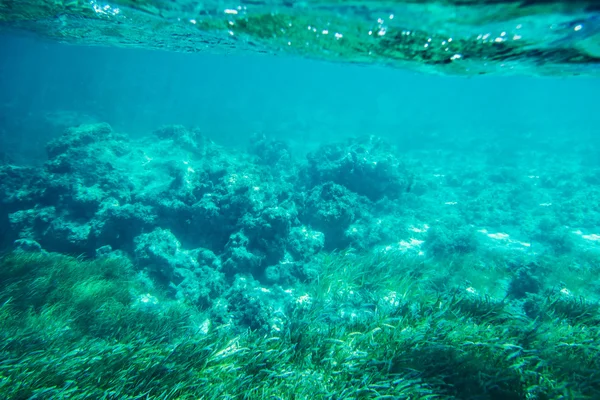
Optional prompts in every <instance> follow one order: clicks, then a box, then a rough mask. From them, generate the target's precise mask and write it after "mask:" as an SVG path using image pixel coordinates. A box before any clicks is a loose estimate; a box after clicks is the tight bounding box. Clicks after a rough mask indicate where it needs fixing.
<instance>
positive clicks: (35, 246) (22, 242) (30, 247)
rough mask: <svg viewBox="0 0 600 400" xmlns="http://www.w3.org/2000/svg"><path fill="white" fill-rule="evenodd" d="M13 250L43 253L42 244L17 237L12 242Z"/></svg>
mask: <svg viewBox="0 0 600 400" xmlns="http://www.w3.org/2000/svg"><path fill="white" fill-rule="evenodd" d="M14 251H15V252H17V253H18V252H22V253H43V252H45V250H44V249H42V246H41V245H40V244H39V243H38V242H36V241H35V240H30V239H17V240H15V242H14Z"/></svg>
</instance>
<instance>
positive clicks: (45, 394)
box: [0, 253, 600, 399]
mask: <svg viewBox="0 0 600 400" xmlns="http://www.w3.org/2000/svg"><path fill="white" fill-rule="evenodd" d="M513 262H514V264H512V265H510V264H508V263H507V262H506V261H505V260H502V259H497V260H495V261H494V263H493V264H492V265H488V266H486V267H482V266H481V265H480V260H479V259H478V258H477V257H476V256H465V257H456V258H453V259H451V260H444V261H423V260H419V259H416V258H414V257H407V256H404V255H401V256H357V255H354V254H352V253H340V254H333V255H328V256H324V257H322V258H321V259H319V260H318V261H315V263H314V268H315V275H314V280H312V281H310V282H305V283H304V284H303V288H304V290H305V296H306V297H305V301H304V302H301V303H298V306H297V307H295V308H294V309H293V310H289V312H288V313H287V314H286V316H285V318H286V319H287V320H288V321H287V322H288V323H287V324H286V327H285V328H283V329H281V330H280V331H276V332H270V333H265V332H261V331H260V330H251V329H234V328H232V327H230V326H227V325H215V326H211V325H209V324H207V322H206V321H207V316H206V315H205V314H204V313H203V312H202V311H201V310H199V309H198V308H196V307H193V306H191V305H189V304H185V303H184V302H178V301H173V300H169V299H168V297H167V296H166V295H165V294H164V292H163V290H162V289H161V288H153V287H151V286H149V283H148V281H147V280H146V279H144V278H143V277H142V276H140V274H139V272H138V271H136V269H135V267H134V266H133V265H132V264H131V263H130V262H129V261H128V260H127V259H123V258H107V259H102V260H91V261H90V260H84V259H76V258H72V257H66V256H61V255H57V254H11V255H6V256H4V257H3V258H2V260H1V267H2V269H1V270H2V287H1V296H2V297H1V303H2V306H1V308H0V310H1V311H0V321H1V324H2V325H1V326H2V329H1V335H2V341H1V343H2V344H1V346H0V354H1V359H2V363H1V364H0V376H1V381H0V390H1V391H2V393H3V395H4V396H5V398H11V399H42V398H73V399H89V398H106V399H111V398H119V399H138V398H157V399H158V398H160V399H167V398H173V399H197V398H207V399H209V398H210V399H212V398H232V399H233V398H245V399H255V398H256V399H259V398H298V399H301V398H309V397H314V396H316V397H322V398H340V399H341V398H357V399H359V398H373V399H377V398H380V399H384V398H411V399H413V398H414V399H452V398H494V399H523V398H536V399H559V398H561V399H562V398H569V399H583V398H595V397H596V396H597V395H598V392H599V390H600V379H599V378H598V376H597V375H598V370H599V368H598V367H599V366H598V362H599V360H600V358H599V357H598V355H599V354H598V353H599V347H598V346H599V345H598V329H599V323H600V310H599V307H598V305H597V304H596V303H593V302H589V301H588V300H586V298H585V297H584V296H573V295H569V294H566V293H564V290H563V291H561V288H560V286H555V287H551V286H546V285H545V284H544V283H539V282H537V281H535V279H534V278H531V276H535V274H536V273H539V271H542V270H544V269H551V268H555V266H556V265H557V264H560V265H561V267H562V268H561V270H562V271H564V274H565V277H568V276H569V274H573V273H575V272H577V273H578V274H583V275H585V274H590V275H589V276H588V278H592V276H593V275H594V272H593V271H594V269H596V268H598V265H597V264H596V263H597V260H589V263H588V264H586V265H577V266H575V265H572V264H571V263H570V261H569V260H568V259H567V260H565V259H561V258H560V257H545V258H540V259H538V260H526V259H522V260H514V261H513ZM450 265H452V268H453V270H454V271H456V270H458V271H460V272H459V273H458V274H456V273H453V274H452V277H450V272H449V267H450ZM482 268H485V272H484V271H482ZM574 269H576V271H575V270H574ZM365 271H368V273H367V272H365ZM444 272H445V273H446V274H448V275H444ZM482 275H491V276H493V278H492V277H490V278H488V284H490V285H492V284H495V283H493V282H498V281H505V282H508V285H509V286H510V291H509V293H510V295H508V296H507V297H505V298H493V297H491V296H487V295H486V296H484V295H478V294H477V293H473V290H468V288H465V289H467V290H458V289H456V288H454V289H453V288H452V287H453V286H452V285H449V283H450V282H453V283H455V284H457V285H458V286H457V287H459V286H460V285H461V284H465V282H468V281H469V280H477V281H480V280H481V279H483V278H482ZM523 275H525V276H530V278H523ZM581 282H582V283H581V287H580V288H577V289H581V290H584V287H585V283H584V282H590V280H588V279H583V277H582V279H581ZM536 284H538V285H542V286H543V288H540V290H539V291H536V293H535V294H533V293H528V292H527V291H528V288H527V285H536ZM149 291H150V292H151V293H154V294H153V295H152V299H153V300H152V301H148V298H149V297H148V296H150V295H148V294H147V292H149ZM144 296H146V297H144ZM340 308H342V309H344V308H345V309H347V310H349V311H348V313H351V314H350V315H349V316H347V317H345V316H343V315H341V314H340V312H339V310H340ZM350 310H352V311H350Z"/></svg>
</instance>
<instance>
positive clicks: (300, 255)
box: [287, 226, 325, 261]
mask: <svg viewBox="0 0 600 400" xmlns="http://www.w3.org/2000/svg"><path fill="white" fill-rule="evenodd" d="M324 247H325V235H324V234H323V233H322V232H319V231H315V230H312V229H310V228H308V227H306V226H296V227H294V228H292V229H291V230H290V235H289V238H288V241H287V251H288V252H289V253H290V254H291V255H292V257H293V258H294V260H299V261H308V259H309V258H310V257H312V256H313V255H315V254H317V253H318V252H320V251H321V250H322V249H323V248H324Z"/></svg>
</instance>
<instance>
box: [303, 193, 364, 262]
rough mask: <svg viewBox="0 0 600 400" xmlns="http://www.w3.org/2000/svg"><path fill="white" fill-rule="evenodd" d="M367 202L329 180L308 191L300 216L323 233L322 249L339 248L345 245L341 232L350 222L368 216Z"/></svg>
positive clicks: (346, 241)
mask: <svg viewBox="0 0 600 400" xmlns="http://www.w3.org/2000/svg"><path fill="white" fill-rule="evenodd" d="M368 203H369V201H368V200H367V199H366V198H364V197H362V196H358V195H357V194H355V193H353V192H351V191H350V190H348V189H347V188H345V187H344V186H341V185H338V184H335V183H332V182H329V183H325V184H322V185H319V186H316V187H315V188H313V189H312V190H311V191H310V192H308V195H307V198H306V200H305V208H304V211H303V213H302V215H301V218H300V219H301V221H302V222H303V223H304V224H305V225H308V226H310V227H312V228H314V229H316V230H318V231H320V232H323V233H324V234H325V248H326V249H329V250H333V249H341V248H345V247H346V246H348V244H349V242H348V239H347V238H346V237H345V235H344V232H345V231H346V230H347V229H348V228H349V227H350V224H352V223H353V222H355V221H357V220H358V219H359V218H360V217H362V216H367V215H368V212H367V205H368Z"/></svg>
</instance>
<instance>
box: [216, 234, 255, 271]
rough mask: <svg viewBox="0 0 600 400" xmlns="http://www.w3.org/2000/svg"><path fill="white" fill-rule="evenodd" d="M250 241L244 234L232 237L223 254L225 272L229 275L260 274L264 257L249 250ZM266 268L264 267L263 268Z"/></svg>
mask: <svg viewBox="0 0 600 400" xmlns="http://www.w3.org/2000/svg"><path fill="white" fill-rule="evenodd" d="M249 244H250V239H248V237H247V236H246V235H245V234H244V233H243V232H236V233H234V234H232V235H231V237H230V238H229V242H227V246H226V247H225V252H224V253H223V256H222V257H223V271H224V272H225V273H226V274H228V275H234V274H237V273H250V274H251V273H253V272H254V273H259V272H260V271H262V269H261V267H262V266H263V258H264V256H263V257H261V256H260V255H259V254H255V253H253V252H251V251H250V250H249V248H248V246H249ZM263 268H264V267H263Z"/></svg>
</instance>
